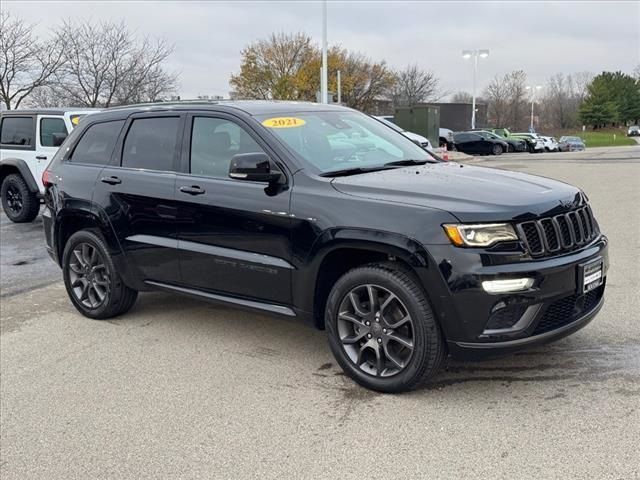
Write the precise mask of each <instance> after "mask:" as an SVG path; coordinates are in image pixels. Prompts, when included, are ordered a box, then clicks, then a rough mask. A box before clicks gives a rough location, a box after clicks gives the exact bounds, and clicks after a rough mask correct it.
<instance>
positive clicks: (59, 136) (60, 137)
mask: <svg viewBox="0 0 640 480" xmlns="http://www.w3.org/2000/svg"><path fill="white" fill-rule="evenodd" d="M52 137H53V146H54V147H59V146H60V145H62V142H64V139H65V138H67V134H66V133H54V134H53V135H52Z"/></svg>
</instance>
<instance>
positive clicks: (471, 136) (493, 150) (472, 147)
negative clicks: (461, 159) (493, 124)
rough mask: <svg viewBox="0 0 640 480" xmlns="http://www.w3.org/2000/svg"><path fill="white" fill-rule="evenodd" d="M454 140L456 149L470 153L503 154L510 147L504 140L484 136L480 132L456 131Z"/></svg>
mask: <svg viewBox="0 0 640 480" xmlns="http://www.w3.org/2000/svg"><path fill="white" fill-rule="evenodd" d="M453 142H454V144H455V148H456V150H458V151H460V152H464V153H468V154H470V155H489V154H490V155H501V154H502V153H503V152H506V151H507V150H508V149H509V144H508V143H507V142H505V141H504V140H495V139H493V138H488V137H484V136H483V135H480V134H479V133H478V132H456V133H454V134H453Z"/></svg>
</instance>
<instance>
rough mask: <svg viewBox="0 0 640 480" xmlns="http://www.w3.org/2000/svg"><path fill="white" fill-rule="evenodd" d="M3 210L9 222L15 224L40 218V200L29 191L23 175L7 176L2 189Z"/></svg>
mask: <svg viewBox="0 0 640 480" xmlns="http://www.w3.org/2000/svg"><path fill="white" fill-rule="evenodd" d="M0 197H2V208H3V210H4V213H6V214H7V217H9V220H11V221H12V222H14V223H28V222H33V220H34V219H35V218H36V217H37V216H38V212H39V211H40V199H39V198H38V195H37V194H35V193H33V192H32V191H31V190H29V187H28V186H27V182H25V181H24V178H22V176H21V175H19V174H17V173H12V174H11V175H7V176H6V177H5V179H4V181H3V182H2V187H0Z"/></svg>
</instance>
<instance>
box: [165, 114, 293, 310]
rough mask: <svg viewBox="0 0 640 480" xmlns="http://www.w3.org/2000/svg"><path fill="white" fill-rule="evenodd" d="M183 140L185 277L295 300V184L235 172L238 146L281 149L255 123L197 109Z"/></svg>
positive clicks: (203, 285) (192, 282)
mask: <svg viewBox="0 0 640 480" xmlns="http://www.w3.org/2000/svg"><path fill="white" fill-rule="evenodd" d="M184 141H185V144H186V145H185V148H184V150H183V154H184V157H183V163H182V165H183V173H180V174H179V175H178V178H177V183H176V196H177V199H178V205H179V209H180V214H179V226H178V229H179V230H178V238H179V242H180V243H179V248H180V262H181V270H182V278H183V282H184V283H185V284H186V285H188V286H189V287H192V288H196V289H201V290H209V291H214V292H222V293H225V294H228V295H233V296H241V297H245V298H247V297H248V298H254V299H258V300H260V301H264V302H270V303H280V304H288V303H290V302H291V273H292V268H293V267H292V264H291V263H290V256H291V248H290V239H291V235H290V227H291V219H290V216H289V200H290V192H291V188H290V186H291V185H290V184H289V185H288V186H285V187H284V188H278V189H271V188H268V185H267V184H265V183H259V182H249V181H243V180H233V179H231V178H229V175H228V172H229V164H230V163H231V158H232V157H233V155H235V154H238V153H253V152H265V153H267V155H269V156H270V158H271V159H272V160H273V161H274V162H275V163H276V164H278V163H279V162H278V159H277V157H276V155H275V153H274V152H273V151H272V150H271V149H270V148H269V146H268V145H267V144H266V143H265V142H264V141H263V140H262V139H261V138H260V137H259V136H258V135H256V133H255V131H253V130H252V128H251V127H250V126H249V125H247V124H246V123H244V122H243V121H242V120H240V119H238V118H236V117H234V116H231V115H228V114H224V113H219V114H217V113H216V114H209V113H203V114H193V115H190V116H189V117H188V118H187V123H186V128H185V140H184ZM280 167H281V169H282V170H283V171H286V170H285V167H284V166H283V165H282V164H280ZM289 182H291V180H289Z"/></svg>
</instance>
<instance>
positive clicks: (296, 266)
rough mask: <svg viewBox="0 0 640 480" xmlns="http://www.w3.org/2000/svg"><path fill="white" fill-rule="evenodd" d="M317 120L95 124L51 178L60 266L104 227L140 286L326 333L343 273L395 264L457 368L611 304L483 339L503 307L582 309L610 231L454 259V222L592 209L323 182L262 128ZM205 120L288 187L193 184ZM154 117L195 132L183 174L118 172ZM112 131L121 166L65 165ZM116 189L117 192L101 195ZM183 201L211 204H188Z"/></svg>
mask: <svg viewBox="0 0 640 480" xmlns="http://www.w3.org/2000/svg"><path fill="white" fill-rule="evenodd" d="M325 107H326V108H327V109H339V108H342V107H335V106H323V108H325ZM318 108H319V107H318V106H310V105H305V104H291V103H270V102H237V103H221V104H207V105H189V104H179V105H165V106H163V105H155V106H152V107H144V108H141V107H130V108H121V109H111V110H108V111H106V112H103V113H99V114H95V115H92V116H91V117H88V118H87V119H86V121H85V122H83V123H82V124H81V125H80V126H79V127H78V128H76V129H75V130H74V131H73V132H72V134H71V135H70V137H69V138H68V139H67V140H66V141H65V143H64V144H63V146H62V148H61V149H60V151H59V153H58V155H57V156H56V157H55V159H54V161H53V162H52V164H51V165H50V166H49V183H50V184H49V186H48V187H47V189H46V194H45V202H46V207H47V208H46V209H45V213H44V225H45V236H46V242H47V246H48V249H49V252H50V254H51V255H52V257H53V258H54V260H55V261H56V262H58V263H59V262H60V258H61V255H62V251H63V248H64V242H65V241H66V239H67V238H68V237H69V236H70V235H71V234H72V233H73V232H74V231H76V230H77V229H80V228H94V229H97V230H99V231H100V232H101V233H102V235H103V236H104V238H105V240H106V242H107V245H108V247H109V248H110V250H111V253H112V255H113V257H114V261H115V263H116V266H117V268H118V270H119V271H120V272H121V274H122V277H123V279H124V281H125V283H127V284H128V285H129V286H130V287H132V288H135V289H138V290H149V289H155V288H162V289H168V290H173V291H179V292H182V293H187V294H191V295H196V296H199V297H202V298H206V299H210V300H216V301H224V302H227V303H232V304H236V305H238V306H241V307H247V308H253V309H260V310H262V311H267V312H272V313H276V314H282V315H287V316H295V317H298V318H301V319H302V320H304V321H307V322H309V323H312V324H314V325H315V326H317V327H318V328H323V325H324V317H323V309H324V301H325V300H326V296H327V294H328V290H329V289H330V288H331V287H332V285H333V283H335V280H336V279H337V275H339V274H341V273H344V271H345V269H346V268H349V267H350V266H356V265H358V264H362V263H367V262H370V261H381V260H382V261H386V260H388V259H391V260H392V261H397V262H401V263H402V264H403V266H404V267H408V268H411V269H412V270H413V272H414V273H415V275H416V276H417V277H418V278H419V279H420V281H421V283H422V284H423V286H424V289H425V292H426V294H427V296H428V298H429V301H430V303H431V305H432V307H433V310H434V313H435V314H436V316H437V318H438V321H439V323H440V326H441V329H442V331H443V333H444V335H445V337H446V340H447V342H448V345H449V348H450V351H451V352H452V353H453V354H455V355H457V356H463V355H464V354H468V353H470V354H473V355H475V354H476V353H477V352H480V353H481V354H484V353H495V352H501V351H510V350H511V349H515V348H520V347H522V346H525V345H529V344H533V343H539V342H543V341H549V340H552V339H555V338H560V337H561V336H564V335H566V334H568V333H571V332H572V331H574V330H576V329H578V328H580V327H582V326H583V325H585V324H586V323H588V321H589V320H591V318H592V317H593V316H594V315H595V313H597V311H598V310H599V308H600V306H601V305H602V296H600V297H599V300H598V302H597V305H596V306H595V307H594V308H593V309H591V310H589V311H588V312H586V313H585V314H584V315H582V316H580V318H577V319H575V321H572V322H570V323H568V324H566V325H564V326H563V327H562V328H558V329H554V330H551V331H547V332H545V333H542V334H536V335H533V332H534V329H535V326H536V322H533V324H532V326H531V328H530V329H528V330H527V331H523V332H519V333H517V334H510V335H502V336H498V337H495V336H494V337H492V336H487V335H484V334H483V332H484V331H485V329H486V325H487V321H488V319H489V317H490V315H491V313H492V312H495V310H496V308H498V307H499V306H501V305H512V304H518V303H519V304H523V305H537V304H539V305H540V306H541V310H540V316H542V314H543V312H544V310H545V308H547V307H548V306H549V305H551V304H552V303H553V302H555V301H557V300H558V299H562V298H564V297H567V296H570V295H574V294H575V292H576V290H577V289H578V276H577V269H578V265H579V264H582V263H584V262H586V261H589V260H591V259H595V258H598V257H600V258H602V259H603V261H604V269H605V273H606V268H607V267H608V256H607V239H606V237H605V236H604V235H602V234H600V233H598V235H597V236H595V238H594V239H593V240H592V241H590V242H588V243H587V244H585V245H583V246H582V247H580V248H577V249H574V250H572V251H570V252H565V253H563V254H557V255H550V256H548V257H545V258H534V257H532V256H531V255H530V254H529V253H528V251H527V248H526V245H525V244H524V243H523V242H512V243H511V244H509V245H506V246H505V245H502V246H497V247H491V248H488V249H483V248H457V247H454V246H453V245H452V244H451V243H450V241H449V240H448V239H447V237H446V235H445V233H444V231H443V228H442V225H443V224H446V223H456V222H470V223H479V222H510V223H517V222H522V221H526V220H531V219H537V218H540V217H546V216H549V215H557V214H560V213H564V212H566V211H570V210H573V209H575V208H578V207H579V206H582V205H584V204H585V203H586V198H585V196H584V194H583V193H582V192H581V191H580V190H579V189H577V188H575V187H572V186H570V185H567V184H565V183H561V182H558V181H554V180H550V179H547V178H541V177H535V176H530V175H526V174H520V173H514V172H507V171H501V170H497V169H487V168H481V167H473V166H468V165H460V164H455V163H444V162H443V163H435V164H427V165H423V166H416V167H402V168H397V169H393V170H385V171H380V172H374V173H365V174H360V175H353V176H348V177H339V178H325V177H321V176H319V175H318V172H316V171H314V170H313V168H312V167H310V166H309V165H306V164H304V163H303V162H302V161H301V160H300V159H299V158H297V157H296V156H295V155H294V154H293V153H292V152H291V151H289V150H288V149H287V148H286V147H285V146H284V145H283V144H282V143H281V142H280V141H279V140H278V139H277V138H276V137H275V135H274V134H273V133H272V132H270V131H269V129H268V128H265V127H263V126H262V125H261V123H260V122H258V121H257V120H256V119H255V118H254V115H259V114H260V115H261V114H273V115H274V116H277V115H283V116H285V115H286V116H291V115H293V114H294V113H295V112H301V111H305V110H316V111H317V110H318ZM194 114H197V115H199V116H208V115H210V116H217V117H221V118H227V119H232V120H234V121H235V122H237V123H238V124H240V125H242V126H243V127H244V128H245V129H247V130H248V131H249V132H251V135H252V136H253V137H254V139H255V140H256V142H258V144H259V145H260V146H261V147H262V148H263V149H264V150H265V151H266V152H267V153H268V154H269V156H270V157H271V159H272V161H273V162H274V163H275V164H277V166H278V167H279V168H280V169H281V170H282V172H283V173H284V180H285V181H284V182H282V184H280V185H277V186H268V185H266V184H263V183H254V182H248V181H242V180H234V179H231V178H227V179H216V178H207V177H198V176H195V175H190V174H189V173H188V172H189V151H190V150H189V148H190V146H189V142H190V127H189V125H190V124H191V123H190V120H191V116H192V115H194ZM157 115H173V116H175V115H178V116H179V117H180V119H181V121H182V122H183V123H182V124H181V125H182V126H181V131H182V132H183V135H182V136H181V138H180V140H179V142H178V146H177V147H176V154H175V172H155V171H150V170H138V169H127V168H121V167H120V166H119V165H120V157H121V152H122V143H123V138H124V136H125V133H126V131H127V128H128V124H129V123H128V122H131V121H132V118H136V117H140V116H157ZM112 119H121V120H126V122H125V126H124V128H123V129H122V132H121V133H120V137H119V140H118V142H117V145H116V147H115V149H114V151H113V154H112V156H111V159H110V162H109V165H107V166H98V165H82V164H80V163H73V162H67V161H66V158H67V156H68V154H69V152H71V151H72V149H73V146H74V145H75V143H76V142H77V140H78V139H79V138H81V136H82V133H83V131H84V130H86V129H87V128H88V127H89V126H90V125H92V124H93V123H95V122H100V121H105V120H112ZM111 177H117V179H118V180H119V181H120V182H119V183H117V184H110V183H105V182H103V181H102V180H103V179H105V178H107V179H108V178H111ZM185 187H186V188H187V189H188V188H192V187H198V188H199V189H201V190H204V193H202V194H199V195H192V194H188V193H184V192H183V190H181V189H183V188H185ZM498 247H499V248H498ZM514 275H515V276H518V275H526V276H529V277H533V278H535V279H536V283H535V286H534V287H533V288H531V289H530V290H528V291H526V292H523V293H518V294H505V295H490V294H487V293H486V292H485V291H484V290H483V288H482V286H481V282H482V280H486V279H496V278H511V277H513V276H514ZM601 288H602V290H604V286H602V287H601Z"/></svg>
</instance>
